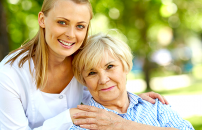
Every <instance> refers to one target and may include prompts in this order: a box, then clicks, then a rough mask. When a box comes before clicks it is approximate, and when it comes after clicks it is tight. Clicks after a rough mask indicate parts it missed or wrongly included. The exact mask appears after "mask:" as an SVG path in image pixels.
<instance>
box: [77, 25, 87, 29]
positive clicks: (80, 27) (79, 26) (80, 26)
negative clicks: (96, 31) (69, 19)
mask: <svg viewBox="0 0 202 130" xmlns="http://www.w3.org/2000/svg"><path fill="white" fill-rule="evenodd" d="M77 28H79V29H83V28H85V26H83V25H77Z"/></svg>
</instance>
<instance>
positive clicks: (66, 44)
mask: <svg viewBox="0 0 202 130" xmlns="http://www.w3.org/2000/svg"><path fill="white" fill-rule="evenodd" d="M58 41H59V42H60V43H61V44H63V45H65V46H72V45H74V44H75V42H72V43H68V42H65V41H63V40H58Z"/></svg>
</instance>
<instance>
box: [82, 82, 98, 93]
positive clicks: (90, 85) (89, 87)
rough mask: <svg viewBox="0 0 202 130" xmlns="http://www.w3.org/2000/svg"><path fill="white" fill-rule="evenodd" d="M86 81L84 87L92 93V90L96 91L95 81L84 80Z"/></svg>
mask: <svg viewBox="0 0 202 130" xmlns="http://www.w3.org/2000/svg"><path fill="white" fill-rule="evenodd" d="M85 81H86V87H87V88H88V89H89V90H90V91H93V90H96V87H97V85H96V80H93V79H88V80H85Z"/></svg>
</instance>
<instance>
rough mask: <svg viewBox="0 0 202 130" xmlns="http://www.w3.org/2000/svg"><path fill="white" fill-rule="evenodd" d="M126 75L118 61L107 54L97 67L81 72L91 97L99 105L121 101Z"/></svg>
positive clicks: (124, 91) (124, 89)
mask: <svg viewBox="0 0 202 130" xmlns="http://www.w3.org/2000/svg"><path fill="white" fill-rule="evenodd" d="M126 75H127V72H125V71H124V69H123V65H122V63H121V62H120V60H119V59H117V58H114V57H113V56H111V55H110V54H109V53H108V52H105V54H104V55H103V59H102V61H101V63H100V64H99V65H98V66H95V67H94V68H92V69H91V70H84V71H83V72H82V76H83V77H84V80H85V82H86V86H87V87H88V89H89V91H90V93H91V95H92V96H93V98H94V99H95V100H96V101H97V102H99V103H101V104H106V103H108V102H109V103H111V102H114V101H118V100H120V99H122V97H123V95H124V94H125V93H126Z"/></svg>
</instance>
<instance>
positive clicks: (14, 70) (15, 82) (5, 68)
mask: <svg viewBox="0 0 202 130" xmlns="http://www.w3.org/2000/svg"><path fill="white" fill-rule="evenodd" d="M17 53H18V52H15V53H13V54H11V55H8V56H6V57H5V58H4V59H3V60H2V61H1V62H0V87H2V88H4V89H9V90H10V89H14V90H15V91H18V89H20V87H23V86H27V80H30V78H31V74H30V72H29V63H28V62H25V64H24V66H23V68H20V67H19V66H18V63H19V61H20V59H21V58H22V56H20V57H18V58H17V59H16V60H15V61H14V63H13V65H10V63H7V64H5V63H6V62H7V61H8V60H9V59H10V58H12V57H13V56H15V55H16V54H17Z"/></svg>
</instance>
